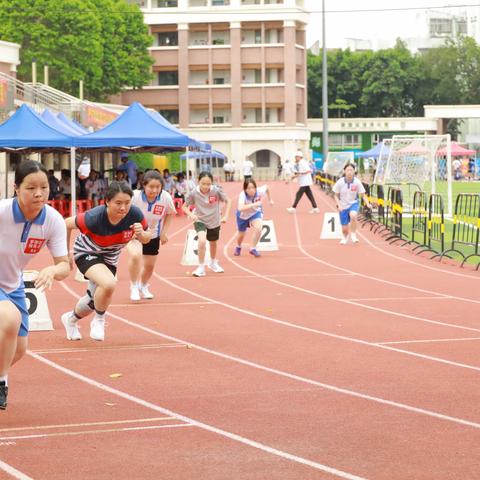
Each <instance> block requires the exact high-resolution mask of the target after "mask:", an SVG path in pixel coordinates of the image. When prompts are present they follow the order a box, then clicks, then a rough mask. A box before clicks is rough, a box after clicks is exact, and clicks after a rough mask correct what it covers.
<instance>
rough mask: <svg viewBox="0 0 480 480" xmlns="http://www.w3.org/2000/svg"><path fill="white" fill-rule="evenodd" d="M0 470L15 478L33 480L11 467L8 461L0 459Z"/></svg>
mask: <svg viewBox="0 0 480 480" xmlns="http://www.w3.org/2000/svg"><path fill="white" fill-rule="evenodd" d="M0 470H3V471H4V472H5V473H8V474H9V475H10V476H11V477H13V478H16V479H17V480H33V478H32V477H29V476H28V475H26V474H25V473H23V472H21V471H20V470H17V469H16V468H13V467H12V466H11V465H9V464H8V463H5V462H2V461H1V460H0Z"/></svg>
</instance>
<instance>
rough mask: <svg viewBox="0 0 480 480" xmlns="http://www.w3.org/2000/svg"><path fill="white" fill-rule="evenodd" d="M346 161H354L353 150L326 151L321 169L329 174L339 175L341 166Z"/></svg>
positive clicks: (341, 171) (341, 170) (341, 169)
mask: <svg viewBox="0 0 480 480" xmlns="http://www.w3.org/2000/svg"><path fill="white" fill-rule="evenodd" d="M347 163H354V162H353V152H328V155H327V161H326V162H325V163H324V165H323V171H324V172H325V173H328V174H329V175H335V176H339V175H341V174H342V173H343V167H344V166H345V165H346V164H347Z"/></svg>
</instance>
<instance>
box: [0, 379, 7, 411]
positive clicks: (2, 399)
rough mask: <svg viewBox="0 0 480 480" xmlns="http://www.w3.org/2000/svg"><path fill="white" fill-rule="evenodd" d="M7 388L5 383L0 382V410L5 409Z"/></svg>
mask: <svg viewBox="0 0 480 480" xmlns="http://www.w3.org/2000/svg"><path fill="white" fill-rule="evenodd" d="M7 395H8V387H7V386H6V385H5V382H0V410H5V409H6V408H7Z"/></svg>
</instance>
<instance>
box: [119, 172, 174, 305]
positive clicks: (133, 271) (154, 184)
mask: <svg viewBox="0 0 480 480" xmlns="http://www.w3.org/2000/svg"><path fill="white" fill-rule="evenodd" d="M163 185H164V183H163V178H162V175H161V174H160V172H157V171H156V170H149V171H148V172H147V173H145V175H144V177H143V189H142V190H135V192H134V193H133V198H132V205H135V206H136V207H138V208H139V209H140V210H141V211H142V212H143V215H144V217H145V219H146V221H147V223H148V228H149V230H150V231H151V233H152V237H151V240H150V241H149V242H148V243H146V244H143V245H142V244H141V243H140V242H139V241H138V240H131V241H130V243H129V244H128V245H127V250H128V253H129V255H130V259H129V261H128V271H129V273H130V300H132V301H134V302H135V301H138V300H140V298H146V299H152V298H153V294H152V293H151V292H150V290H149V289H148V281H149V280H150V278H151V276H152V274H153V269H154V268H155V262H156V261H157V256H158V251H159V248H160V244H162V245H165V244H166V243H167V242H168V237H167V231H168V228H169V226H170V223H171V221H172V219H173V215H175V214H176V210H175V206H174V204H173V200H172V196H171V195H170V194H169V193H168V192H166V191H165V190H163Z"/></svg>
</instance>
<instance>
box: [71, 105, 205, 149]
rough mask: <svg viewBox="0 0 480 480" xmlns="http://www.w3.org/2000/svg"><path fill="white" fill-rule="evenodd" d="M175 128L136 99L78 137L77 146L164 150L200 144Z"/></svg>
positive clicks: (193, 146) (195, 146)
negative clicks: (115, 114)
mask: <svg viewBox="0 0 480 480" xmlns="http://www.w3.org/2000/svg"><path fill="white" fill-rule="evenodd" d="M158 115H160V114H158ZM165 122H166V120H165ZM171 127H172V128H173V126H171ZM172 128H169V127H167V126H165V125H164V124H162V123H160V121H159V120H158V118H156V117H155V116H154V115H152V114H151V113H149V112H148V110H147V109H146V108H145V107H144V106H143V105H140V104H139V103H137V102H135V103H132V104H131V105H130V107H128V108H127V110H125V111H124V112H123V113H122V114H121V115H120V116H118V117H117V118H116V119H115V120H113V122H111V123H109V124H108V125H107V126H105V127H103V128H102V129H100V130H98V131H96V132H93V133H89V134H87V135H83V136H82V137H79V138H77V139H76V140H75V146H76V147H80V148H97V149H98V148H119V149H123V150H131V151H146V150H149V151H155V150H157V151H165V150H181V149H184V148H188V147H190V148H197V147H198V143H197V142H196V141H195V140H193V139H191V138H190V137H189V136H188V135H185V134H184V133H182V132H180V131H179V130H178V131H174V130H173V129H172Z"/></svg>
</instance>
